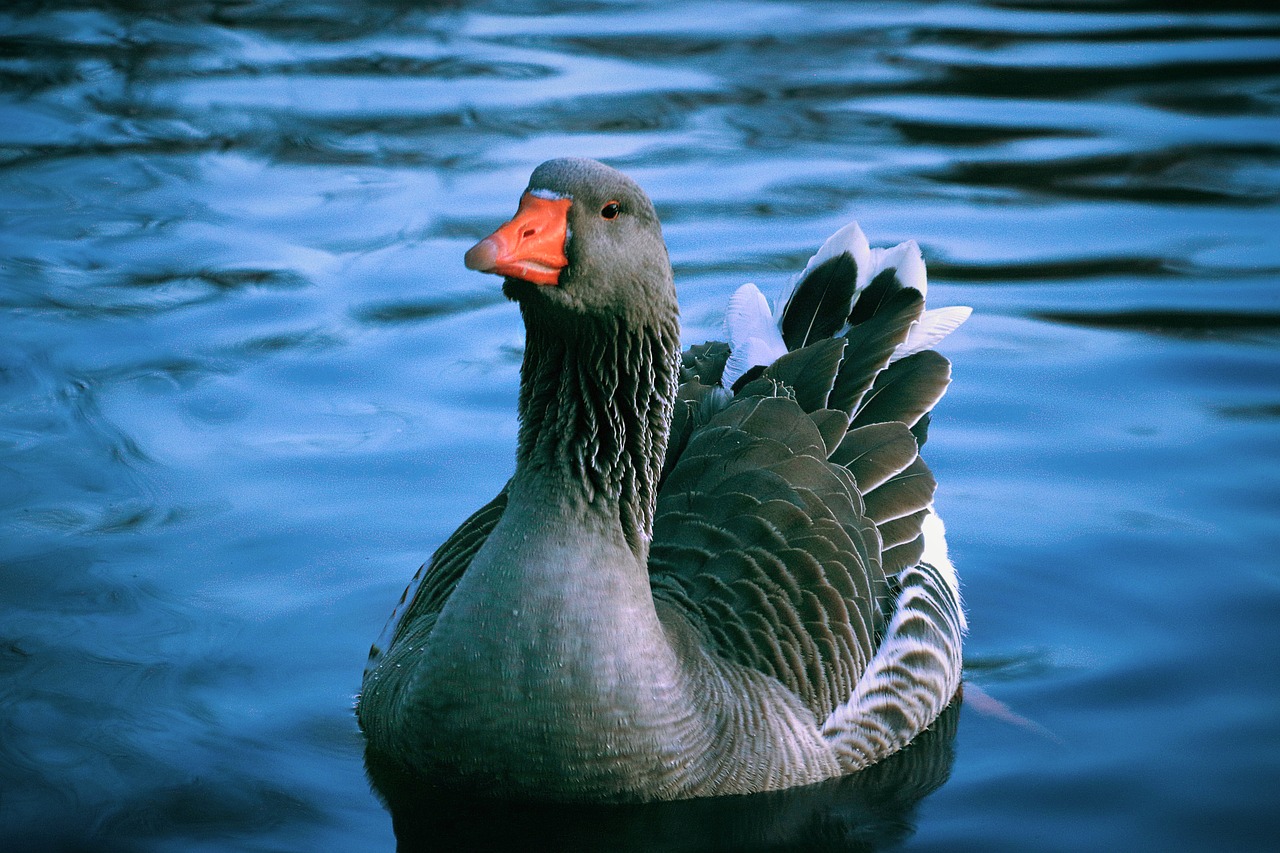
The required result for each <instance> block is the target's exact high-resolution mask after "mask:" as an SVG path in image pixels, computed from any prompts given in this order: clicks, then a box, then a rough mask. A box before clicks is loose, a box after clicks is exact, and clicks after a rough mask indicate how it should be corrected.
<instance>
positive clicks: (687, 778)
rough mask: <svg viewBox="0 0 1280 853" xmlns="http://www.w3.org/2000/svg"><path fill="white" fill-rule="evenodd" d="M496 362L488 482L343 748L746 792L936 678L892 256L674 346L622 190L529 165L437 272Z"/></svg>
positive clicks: (481, 777)
mask: <svg viewBox="0 0 1280 853" xmlns="http://www.w3.org/2000/svg"><path fill="white" fill-rule="evenodd" d="M466 263H467V266H468V267H469V268H471V269H474V270H479V271H482V272H486V273H493V274H496V275H500V276H503V277H504V283H503V291H504V293H505V294H506V295H507V296H508V297H509V298H510V299H512V300H514V301H515V302H516V303H517V304H518V305H519V309H520V312H521V315H522V317H523V320H524V325H525V330H526V343H525V352H524V361H523V365H522V368H521V382H520V396H519V415H520V432H519V439H518V448H517V453H516V469H515V473H514V475H513V476H512V477H511V479H510V481H509V482H508V483H507V484H506V486H505V487H504V488H503V489H502V490H501V492H499V494H498V495H497V496H496V497H495V498H494V499H493V500H492V501H490V502H489V503H488V504H486V505H485V506H483V507H482V508H480V509H479V510H478V511H476V512H475V513H474V514H473V515H472V516H471V517H470V518H468V519H467V520H466V521H464V522H463V523H462V525H461V526H460V527H459V528H458V530H457V531H456V532H455V533H454V534H453V535H452V536H450V537H449V538H448V539H447V540H446V541H445V542H444V544H443V545H441V546H440V548H439V549H438V550H437V551H436V553H435V555H434V556H433V557H432V558H431V560H430V562H428V563H427V564H426V565H425V566H424V567H423V568H422V569H421V570H419V573H418V576H417V577H415V578H414V581H413V582H412V583H411V584H410V586H409V588H408V589H407V590H406V592H405V595H404V597H403V598H402V599H401V603H400V605H399V606H398V607H397V608H396V611H395V612H394V613H393V614H392V617H391V620H390V622H389V623H388V627H387V630H386V631H385V632H384V635H383V637H382V638H381V639H380V640H379V641H378V643H377V644H375V646H374V648H373V650H372V652H371V654H370V661H369V665H368V667H367V669H366V671H365V677H364V683H363V687H362V690H361V696H360V698H359V701H358V705H357V714H358V717H359V722H360V725H361V727H362V729H363V731H364V734H365V738H366V750H367V755H368V756H370V757H373V758H376V760H377V762H378V763H379V764H380V765H382V766H387V765H391V766H395V767H396V768H398V769H399V771H401V772H403V773H406V774H411V775H414V776H416V777H420V778H424V779H429V780H432V781H433V783H438V784H439V785H441V786H444V787H447V788H450V789H458V790H464V791H472V792H478V793H483V794H486V795H493V796H499V797H508V798H521V799H543V800H558V801H578V802H627V801H630V802H642V801H656V800H674V799H683V798H692V797H704V796H713V795H726V794H749V793H756V792H762V791H769V790H777V789H782V788H788V787H792V786H798V785H806V784H810V783H815V782H819V781H821V780H825V779H829V778H832V777H836V776H839V775H842V774H847V773H851V772H853V771H856V770H859V769H861V768H864V767H866V766H868V765H870V764H873V763H875V762H877V761H879V760H880V759H882V758H885V757H886V756H888V755H890V754H892V753H894V752H895V751H897V750H899V749H900V748H902V747H903V746H904V745H906V744H907V743H908V742H909V741H910V740H911V739H912V738H913V737H915V736H916V735H917V734H919V733H920V732H921V731H922V730H924V729H925V728H926V727H927V726H929V724H930V723H931V722H932V721H933V720H934V719H935V718H937V716H938V715H939V713H940V712H941V711H942V710H943V708H944V707H946V706H947V704H948V703H949V702H950V701H951V699H952V698H953V696H954V695H955V693H956V691H957V690H958V688H959V684H960V671H961V641H962V637H963V634H964V631H965V618H964V613H963V610H962V608H961V602H960V595H959V587H958V582H957V578H956V573H955V569H954V567H953V566H952V565H951V563H950V561H949V560H948V558H947V553H946V545H945V540H944V538H943V536H944V531H943V528H942V525H941V522H940V521H939V520H938V519H937V517H936V515H935V514H934V513H933V511H932V501H933V493H934V489H935V482H934V479H933V477H932V475H931V474H930V472H929V469H928V468H927V466H926V465H925V463H924V461H923V460H922V459H921V457H920V452H919V448H920V446H921V445H922V444H923V443H924V440H925V437H926V432H927V427H928V422H929V413H930V410H931V409H932V408H933V406H934V404H935V403H936V402H937V401H938V400H939V399H940V398H941V396H942V394H943V392H944V390H945V388H946V386H947V384H948V382H949V381H950V364H949V362H948V361H947V360H946V359H945V358H943V357H942V356H941V355H939V354H938V353H936V352H935V351H934V350H933V349H932V348H931V347H932V346H933V345H934V344H935V343H936V342H937V341H938V340H940V339H941V338H942V337H943V336H945V335H946V334H947V333H948V332H950V331H951V330H952V329H954V328H955V327H956V326H957V325H959V323H960V322H962V321H963V320H964V319H965V317H966V316H967V315H968V309H966V308H945V309H941V310H934V311H925V310H924V297H925V292H926V283H925V269H924V263H923V261H922V260H921V256H920V252H919V249H918V248H917V247H916V246H915V244H914V243H911V242H908V243H904V244H901V245H899V246H896V247H893V248H891V249H871V248H869V247H868V244H867V241H866V238H865V237H864V236H863V234H862V232H861V230H859V228H858V226H857V225H856V224H852V225H849V226H847V227H846V228H844V229H841V230H840V231H839V232H837V233H836V234H835V235H833V236H832V237H831V238H830V239H829V240H828V241H827V242H826V243H825V244H824V245H823V246H822V248H821V249H820V250H819V251H818V253H817V254H816V255H814V257H813V259H812V260H810V261H809V263H808V265H807V266H806V267H805V269H804V271H803V272H802V273H801V274H800V276H799V277H798V279H797V280H796V282H795V283H794V285H793V286H792V288H791V290H790V292H789V293H788V294H787V295H785V296H784V298H783V299H782V300H780V302H779V303H778V306H779V309H778V312H777V317H776V318H775V317H774V312H773V310H772V309H771V308H770V306H769V304H768V302H767V301H766V300H765V298H764V297H763V296H762V295H761V293H760V291H759V290H758V289H756V288H755V287H754V286H753V285H744V286H743V288H741V289H740V290H739V291H738V292H737V293H735V294H734V296H733V297H732V299H731V300H730V305H729V309H728V311H727V315H726V331H727V337H728V338H729V340H728V342H710V343H706V344H701V345H698V346H693V347H690V348H689V349H687V350H685V351H684V352H683V353H682V352H681V349H680V337H679V331H680V329H679V312H678V307H677V304H676V294H675V287H674V283H673V278H672V271H671V265H670V262H669V260H668V256H667V250H666V246H665V244H664V242H663V239H662V231H661V228H660V226H659V223H658V219H657V216H656V214H655V212H654V208H653V205H652V203H651V202H650V200H649V198H648V197H647V196H646V195H645V193H644V191H643V190H641V189H640V187H639V186H638V185H637V184H636V183H635V182H634V181H632V180H631V179H629V178H628V177H626V176H625V175H623V174H621V173H620V172H618V171H615V170H614V169H611V168H609V167H607V166H605V165H603V164H601V163H597V162H595V161H591V160H583V159H559V160H551V161H548V162H547V163H544V164H542V165H541V166H539V167H538V168H537V169H536V170H535V171H534V172H533V175H532V176H531V178H530V181H529V185H528V187H527V189H526V190H525V192H524V194H523V196H522V197H521V200H520V205H519V210H518V212H517V213H516V215H515V217H514V218H513V219H512V220H511V221H509V222H507V223H506V224H505V225H503V226H502V227H500V228H499V229H498V230H497V231H495V232H494V233H493V234H492V235H490V236H489V237H486V238H485V239H484V240H481V241H480V242H479V243H477V244H476V245H475V246H474V247H472V249H471V250H470V251H468V252H467V254H466Z"/></svg>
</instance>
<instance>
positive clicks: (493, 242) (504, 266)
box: [465, 193, 573, 285]
mask: <svg viewBox="0 0 1280 853" xmlns="http://www.w3.org/2000/svg"><path fill="white" fill-rule="evenodd" d="M572 204H573V201H572V200H570V199H567V198H555V199H551V198H540V197H539V196H535V195H531V194H529V193H525V194H524V196H522V197H521V199H520V209H519V210H517V211H516V215H515V216H514V217H512V219H511V221H510V222H508V223H507V224H506V225H503V226H502V227H501V228H499V229H498V230H497V231H494V232H493V233H492V234H490V235H489V236H488V237H485V238H484V239H483V240H481V241H480V242H479V243H476V244H475V245H474V246H472V247H471V248H470V249H468V250H467V254H466V258H465V260H466V264H467V269H472V270H477V271H479V272H491V273H494V274H496V275H504V276H506V277H508V278H518V279H523V280H524V281H531V282H533V283H534V284H542V285H556V284H559V283H560V272H561V270H563V269H564V268H565V267H567V266H568V265H569V259H568V258H566V257H565V255H564V244H565V240H566V237H567V234H568V229H569V224H568V216H569V207H570V205H572Z"/></svg>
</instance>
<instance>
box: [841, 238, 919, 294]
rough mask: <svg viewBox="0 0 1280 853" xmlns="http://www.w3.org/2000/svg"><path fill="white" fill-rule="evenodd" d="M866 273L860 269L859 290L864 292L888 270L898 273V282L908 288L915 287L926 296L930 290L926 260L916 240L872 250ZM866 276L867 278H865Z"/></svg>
mask: <svg viewBox="0 0 1280 853" xmlns="http://www.w3.org/2000/svg"><path fill="white" fill-rule="evenodd" d="M869 261H870V262H869V263H868V264H867V268H866V272H865V273H864V272H863V269H862V267H859V268H858V290H862V289H863V288H864V287H866V286H867V285H868V284H870V283H871V280H872V279H873V278H875V277H876V276H878V275H879V274H880V273H882V272H884V271H885V270H887V269H890V268H892V269H896V270H897V271H898V281H900V282H902V284H903V285H904V286H906V287H914V288H915V289H916V290H918V291H920V295H921V296H925V295H927V293H928V290H929V284H928V277H927V275H926V274H925V269H924V258H923V257H922V256H921V254H920V246H919V245H918V244H917V243H916V241H915V240H907V241H906V242H904V243H899V244H898V245H896V246H891V247H889V248H887V249H872V250H870V256H869ZM864 275H865V278H864Z"/></svg>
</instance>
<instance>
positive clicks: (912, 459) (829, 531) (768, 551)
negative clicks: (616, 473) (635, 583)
mask: <svg viewBox="0 0 1280 853" xmlns="http://www.w3.org/2000/svg"><path fill="white" fill-rule="evenodd" d="M877 260H878V261H880V262H881V266H880V267H879V268H877V267H875V266H874V264H875V263H876V262H877ZM894 263H896V264H898V265H899V266H896V267H895V266H892V265H890V264H894ZM923 278H924V272H923V262H922V261H920V260H919V250H918V249H917V248H915V246H914V244H903V246H900V247H896V248H895V249H892V250H887V251H883V252H881V251H880V250H870V251H868V250H867V249H866V247H865V239H863V238H862V237H861V231H858V230H857V229H856V228H851V229H844V230H842V231H841V232H839V233H838V234H837V235H836V236H835V237H833V238H832V240H830V241H828V243H827V245H824V247H823V249H822V250H820V251H819V254H818V255H815V257H814V260H812V261H811V262H810V264H809V266H808V267H806V270H805V272H804V273H803V274H802V275H801V277H800V279H799V281H798V282H797V283H796V285H795V286H794V288H793V289H792V290H791V292H790V295H789V297H788V298H787V300H786V302H785V307H784V309H783V311H782V315H781V316H780V317H779V318H778V321H777V328H778V333H777V334H778V338H774V339H771V340H770V341H766V345H764V346H760V347H758V348H757V349H758V350H759V351H770V352H776V351H782V352H784V353H785V354H783V355H781V356H780V357H777V358H776V359H774V360H773V361H772V362H771V363H769V364H745V363H742V362H741V360H739V362H738V363H736V364H730V365H729V370H728V371H727V372H726V364H727V363H729V362H730V357H731V355H732V352H731V350H730V347H729V346H728V345H725V344H720V343H710V344H704V345H700V346H698V347H693V348H691V349H690V350H689V351H687V352H686V353H685V357H684V363H683V366H682V374H681V379H682V385H681V388H680V393H679V396H678V403H677V407H676V416H675V419H674V421H673V426H672V432H671V438H670V441H669V444H668V450H667V458H666V461H665V465H664V469H663V470H664V479H663V482H662V485H661V490H660V492H659V497H658V506H657V512H656V515H655V522H654V538H653V542H652V546H651V551H650V572H651V577H652V582H653V589H654V596H655V598H657V599H660V600H663V601H666V602H667V603H669V604H670V605H671V606H672V607H674V608H675V609H676V610H677V611H678V612H681V613H683V614H684V615H685V616H686V618H687V619H688V620H689V622H690V623H691V624H693V625H694V626H695V628H696V629H697V630H698V631H699V632H700V634H701V636H702V638H703V640H704V643H705V644H706V645H707V647H708V648H710V649H712V650H713V651H714V652H716V653H717V654H719V655H721V656H722V657H724V658H726V659H728V660H731V661H734V662H736V663H739V664H742V665H744V666H749V667H752V668H754V669H757V670H759V671H761V672H764V673H766V674H768V675H771V676H773V677H775V678H777V679H778V680H779V681H781V682H782V683H783V684H785V685H786V686H787V687H788V688H790V689H791V690H792V691H794V692H795V693H796V694H797V695H798V696H799V697H800V698H801V700H802V701H803V702H804V704H805V705H806V706H807V707H808V708H809V709H810V710H812V711H813V713H814V715H815V716H816V717H817V719H819V720H827V719H828V718H831V717H832V715H833V714H836V713H837V712H839V714H840V715H841V716H840V717H839V719H838V720H837V721H836V722H835V723H833V725H832V727H831V731H832V732H837V734H838V733H839V732H840V731H843V729H841V728H840V727H841V726H844V727H845V728H849V727H852V726H853V725H854V724H855V722H856V720H855V718H856V717H857V715H858V714H860V713H863V712H864V711H865V707H866V700H865V698H864V699H862V700H859V701H861V702H862V704H857V703H854V700H855V699H856V698H857V697H859V696H861V695H862V693H866V692H867V691H868V690H871V688H872V687H874V686H875V685H872V684H870V681H874V680H875V679H876V678H882V679H883V678H887V676H884V673H883V672H882V671H883V670H885V669H886V668H888V669H892V668H893V667H894V666H902V665H903V664H902V655H903V654H904V651H903V650H904V649H905V648H906V646H905V645H904V643H905V642H906V641H905V640H904V639H903V637H904V636H905V634H906V633H909V632H911V631H918V630H919V629H920V628H921V626H920V624H919V623H918V621H915V615H914V611H913V612H912V613H906V611H904V608H903V600H904V595H905V594H906V592H907V591H908V590H910V591H911V593H912V595H913V596H916V598H920V597H921V596H919V595H917V592H918V590H919V588H920V587H921V585H922V581H921V580H920V577H921V575H922V573H923V575H924V576H925V577H926V579H931V578H932V575H930V574H929V571H930V570H929V569H927V568H922V567H921V566H920V561H921V556H922V553H923V552H924V547H925V541H924V540H925V537H924V535H923V526H924V525H925V523H926V519H927V518H928V517H929V508H930V506H931V504H932V500H933V492H934V488H935V483H934V479H933V476H932V475H931V474H930V472H929V469H928V467H927V466H926V465H925V463H924V461H923V459H921V458H920V455H919V447H920V445H921V444H922V443H923V438H924V431H925V428H926V426H927V423H928V413H929V411H930V410H931V409H932V408H933V405H934V404H935V403H936V402H937V401H938V400H939V399H940V398H941V396H942V394H943V392H944V391H945V389H946V386H947V383H948V382H949V380H950V365H949V363H948V362H947V360H946V359H945V358H943V357H942V356H940V355H938V354H937V353H936V352H933V351H932V350H929V349H927V347H928V346H930V345H932V343H935V342H936V341H937V340H938V339H940V338H941V337H942V336H943V335H944V334H945V332H946V331H948V330H949V329H944V327H945V326H946V325H949V324H952V323H953V322H954V325H958V324H959V321H957V320H956V319H955V318H956V316H957V314H958V313H959V312H950V313H947V314H945V315H932V316H931V317H930V318H928V320H929V322H928V325H927V328H926V329H925V330H923V331H921V332H917V334H916V335H915V336H914V337H912V331H913V329H916V328H917V327H918V325H919V324H920V321H921V317H922V313H923V311H924V297H923V293H922V291H923V289H924V283H923ZM751 304H752V305H754V304H755V300H754V299H753V300H752V301H751ZM753 310H754V309H753ZM743 313H744V312H742V311H735V312H733V314H732V316H731V320H730V322H736V321H737V318H738V317H740V316H742V315H743ZM939 316H941V317H944V318H945V322H942V321H936V320H933V319H932V317H939ZM960 319H961V320H962V319H963V317H961V318H960ZM954 325H951V328H954ZM762 328H763V326H762V324H761V322H760V320H759V313H758V311H754V313H753V315H752V318H751V321H750V329H749V333H743V332H741V330H739V331H738V332H736V333H735V330H734V329H732V328H731V329H729V337H730V340H731V341H732V340H753V341H760V340H762V339H763V338H764V336H765V335H764V332H762V331H761V330H762ZM779 341H781V342H782V343H784V344H785V347H783V346H779V345H778V342H779ZM726 381H731V382H732V386H733V389H732V393H730V391H729V390H727V389H726V388H725V387H724V383H725V382H726ZM925 585H926V586H928V584H925ZM938 586H939V585H938V584H934V585H932V586H928V589H926V590H925V593H924V594H923V597H924V598H926V599H928V598H930V597H937V598H940V599H946V600H943V601H941V603H939V604H938V605H937V606H936V607H935V608H934V609H935V610H936V611H938V614H939V616H938V619H937V620H936V621H937V622H938V624H939V625H940V626H941V627H939V628H938V629H937V631H936V632H935V633H936V634H937V635H938V637H939V638H940V639H937V640H936V642H937V643H939V644H941V645H944V646H947V647H948V648H950V647H952V646H954V648H955V650H956V655H954V656H951V657H948V656H947V655H940V659H943V658H945V662H946V663H947V665H950V663H951V661H952V657H954V659H955V666H954V669H955V673H954V675H955V679H958V672H959V665H958V649H959V639H960V638H959V632H960V630H961V628H958V627H956V626H957V625H958V624H959V623H958V621H957V618H954V617H955V615H956V614H957V613H958V607H959V602H958V595H953V594H951V593H950V592H949V591H948V590H946V589H941V590H939V589H937V587H938ZM912 600H915V599H912ZM920 609H924V608H923V607H920V608H917V610H920ZM909 617H910V618H909ZM931 642H932V641H931ZM894 650H896V651H894ZM891 651H892V654H891V655H890V654H889V652H891ZM890 657H892V658H893V660H890V659H889V658H890ZM908 663H911V661H910V660H909V661H908ZM948 675H949V674H948ZM947 680H948V679H947V678H943V679H942V681H943V682H946V681H947ZM877 683H878V684H880V685H881V686H883V683H884V682H883V680H881V681H879V682H877ZM933 689H934V692H937V693H943V692H946V690H947V684H946V683H942V684H940V685H938V686H937V687H936V688H933ZM860 691H861V692H860ZM952 693H954V685H952V686H951V692H949V693H947V695H946V696H945V697H942V699H941V701H940V702H933V701H930V702H928V703H926V704H927V705H928V707H927V708H926V710H925V712H924V714H925V716H928V717H929V719H926V720H925V721H924V723H923V724H919V725H916V723H915V719H914V717H915V716H918V715H913V716H912V721H911V725H912V726H914V730H913V731H911V732H910V733H909V734H910V735H914V734H915V733H916V732H917V731H919V730H920V729H921V728H923V727H924V725H927V724H928V722H929V721H930V720H931V719H932V718H933V717H935V716H936V715H937V713H938V712H939V711H941V709H942V707H943V706H945V704H946V702H947V701H948V700H949V699H950V698H951V694H952ZM851 703H853V704H851ZM935 705H936V707H934V706H935ZM886 713H887V712H886ZM887 725H888V724H887V723H886V726H887ZM894 734H896V733H894ZM889 739H890V738H889V737H888V736H886V737H885V738H884V740H885V741H886V742H887V741H888V740H889ZM907 739H909V735H908V736H907ZM904 742H905V741H904ZM900 745H901V744H897V746H900ZM897 746H894V747H893V748H897ZM889 751H892V750H891V749H889ZM884 754H887V752H885V753H884ZM842 757H843V756H842ZM876 757H877V758H878V757H881V756H879V755H878V756H876ZM873 760H874V759H873ZM847 763H849V764H856V763H857V759H856V757H855V758H853V759H850V760H849V761H848V762H847ZM863 763H868V762H863Z"/></svg>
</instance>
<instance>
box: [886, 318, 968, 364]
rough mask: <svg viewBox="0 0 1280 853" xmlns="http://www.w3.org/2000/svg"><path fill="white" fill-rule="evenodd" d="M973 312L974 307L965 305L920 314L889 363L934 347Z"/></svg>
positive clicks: (890, 357)
mask: <svg viewBox="0 0 1280 853" xmlns="http://www.w3.org/2000/svg"><path fill="white" fill-rule="evenodd" d="M972 313H973V309H972V308H969V307H967V306H964V305H953V306H950V307H947V308H931V309H929V310H928V311H925V312H924V313H923V314H921V315H920V319H919V320H917V321H916V322H915V323H913V324H912V325H911V331H909V332H908V333H907V339H906V340H905V341H903V342H902V343H900V344H898V347H897V349H895V350H894V351H893V355H891V356H889V363H890V364H893V363H894V362H895V361H897V360H898V359H900V358H906V357H907V356H909V355H915V354H916V353H918V352H922V351H924V350H927V349H932V348H933V346H934V345H935V344H937V343H938V341H940V340H942V339H943V338H945V337H946V336H947V335H949V334H951V333H952V332H954V331H955V330H956V329H957V328H959V326H960V324H961V323H963V322H964V321H965V320H967V319H969V315H970V314H972Z"/></svg>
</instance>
